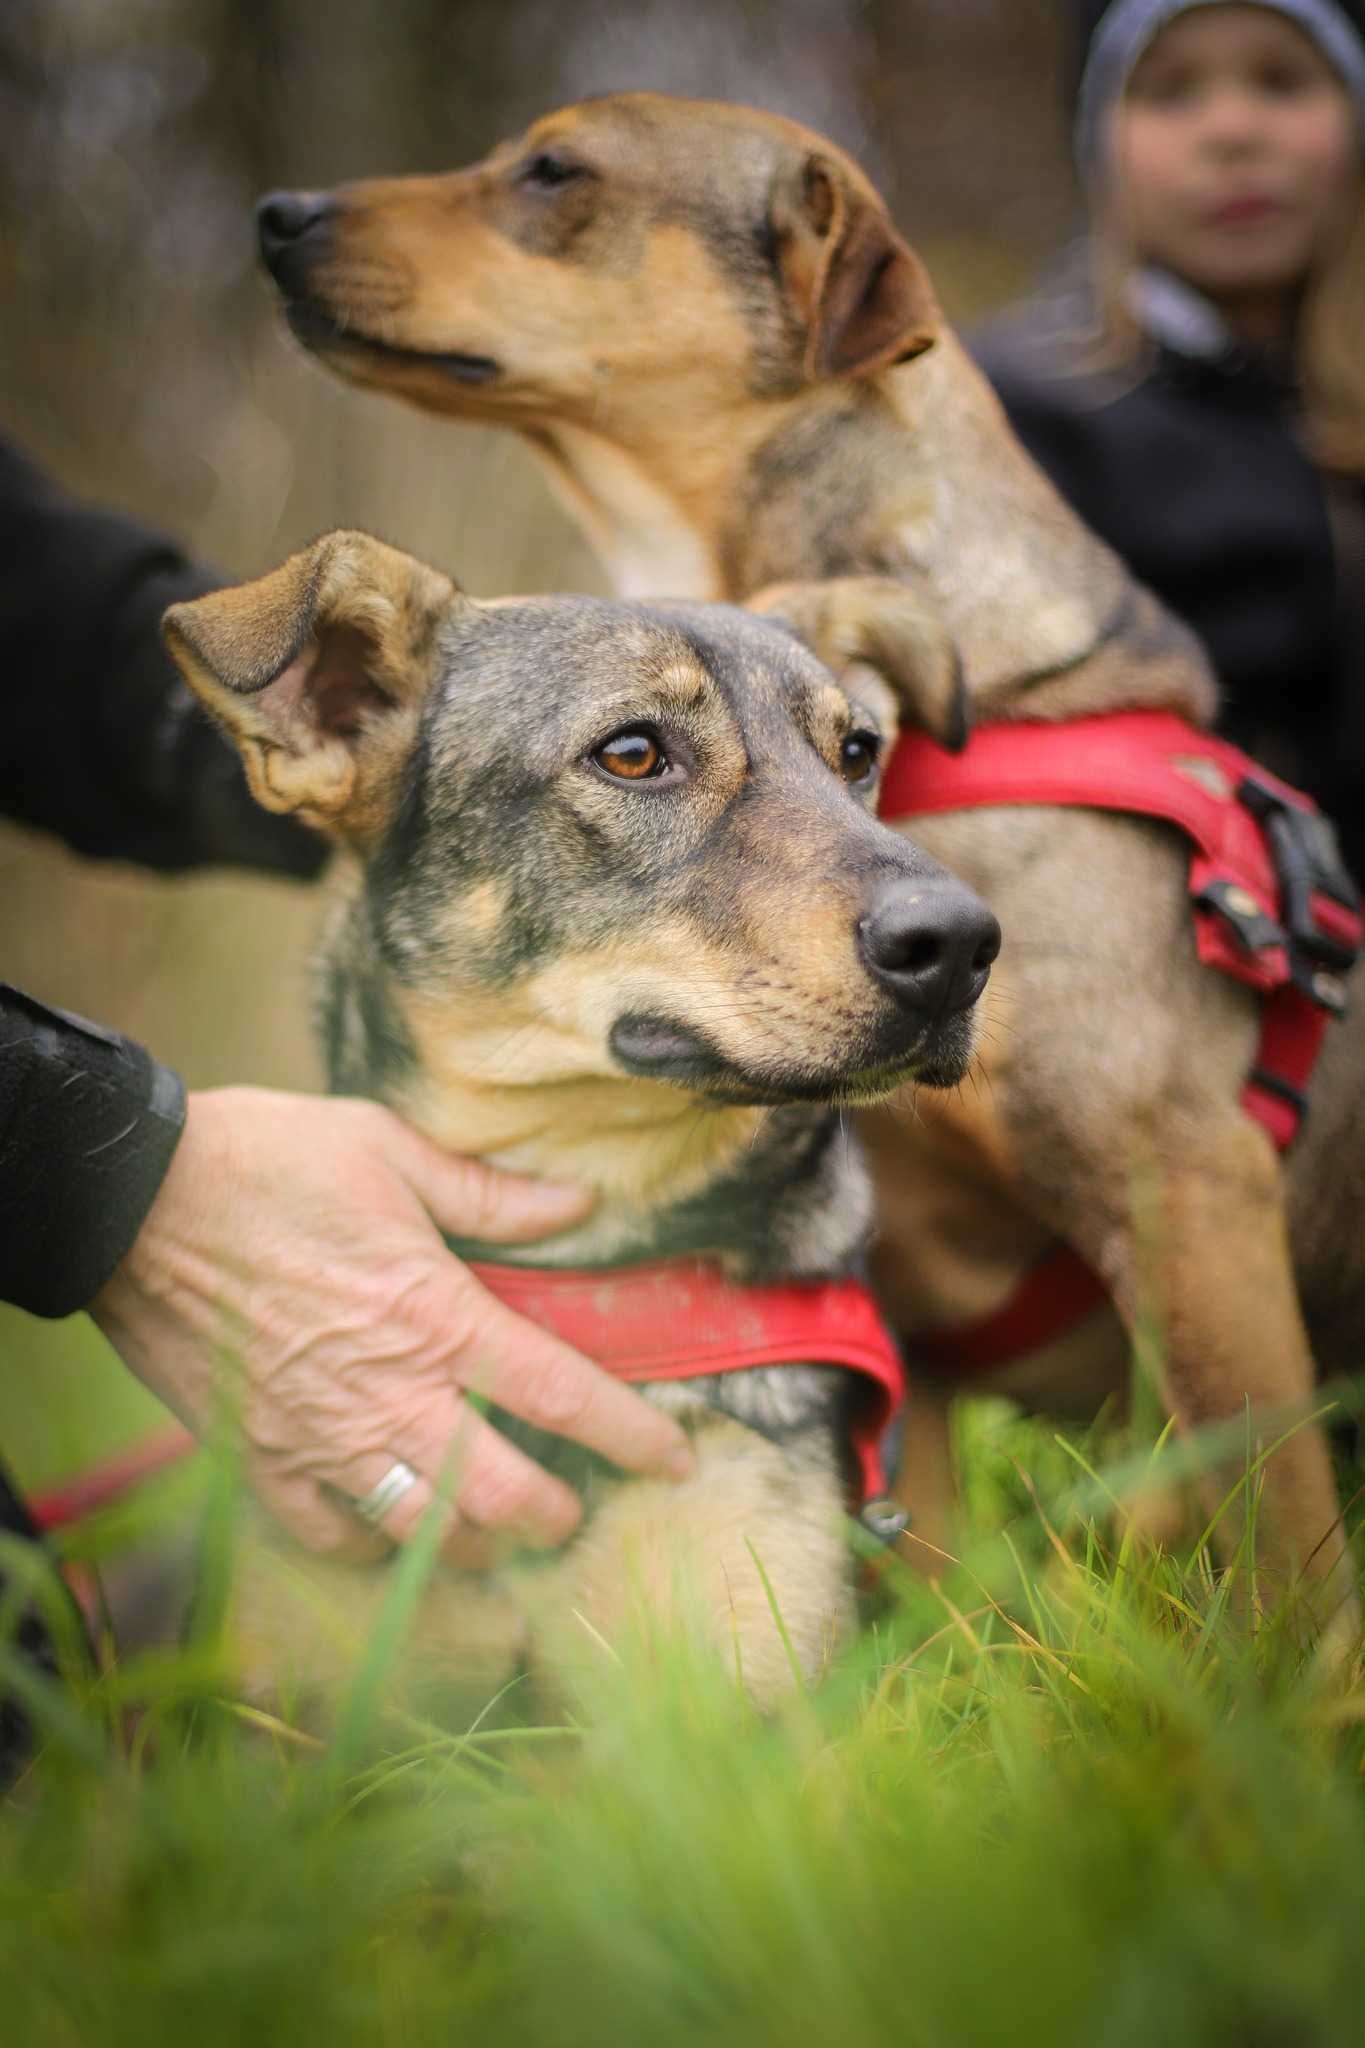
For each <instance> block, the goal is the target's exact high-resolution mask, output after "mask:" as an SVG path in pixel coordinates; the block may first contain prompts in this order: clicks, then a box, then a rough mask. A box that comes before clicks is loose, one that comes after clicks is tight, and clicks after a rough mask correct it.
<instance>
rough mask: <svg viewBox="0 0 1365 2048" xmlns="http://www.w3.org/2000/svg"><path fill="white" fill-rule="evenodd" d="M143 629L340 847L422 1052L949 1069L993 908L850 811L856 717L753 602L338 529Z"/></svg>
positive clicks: (865, 735)
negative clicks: (654, 589) (643, 592)
mask: <svg viewBox="0 0 1365 2048" xmlns="http://www.w3.org/2000/svg"><path fill="white" fill-rule="evenodd" d="M166 634H167V639H168V643H169V645H170V647H171V650H172V652H173V653H174V655H175V656H176V659H177V660H178V662H179V663H180V665H181V667H182V669H183V671H184V673H185V675H186V677H187V678H188V680H189V682H190V683H191V685H192V687H193V688H194V689H195V690H196V691H197V693H198V695H199V696H200V698H201V699H202V700H203V702H204V703H205V704H206V705H207V706H208V708H209V710H210V711H211V712H212V713H213V714H214V716H215V717H217V718H218V719H219V720H220V721H221V722H222V724H223V725H224V726H226V728H227V730H228V731H229V733H230V734H231V735H232V737H233V738H234V739H235V741H236V743H237V745H238V747H239V748H240V750H241V753H242V757H243V760H244V763H245V766H246V771H247V775H248V777H249V779H250V783H251V787H252V789H253V790H254V792H255V794H256V796H257V797H258V798H259V800H260V801H261V802H262V803H263V804H265V805H267V806H268V807H269V808H271V809H273V810H279V811H290V812H294V813H296V814H297V815H298V816H300V817H301V818H303V819H305V820H306V821H308V822H309V823H311V824H313V825H315V826H317V827H320V828H322V829H324V830H326V831H327V832H329V833H330V834H331V835H332V836H333V837H334V838H336V839H338V840H339V841H341V842H343V843H345V844H346V845H347V846H349V847H350V848H351V849H352V850H353V851H354V852H355V853H357V854H358V855H359V857H360V859H361V862H362V863H363V872H364V892H365V893H364V902H365V911H366V916H367V919H368V931H369V935H370V938H371V940H372V945H373V954H374V959H375V961H377V962H378V963H381V964H382V969H383V972H384V975H385V977H386V980H387V983H388V995H389V997H390V998H391V1000H392V1003H393V1005H394V1006H395V1007H396V1009H397V1012H398V1014H399V1016H400V1017H401V1020H402V1023H403V1026H404V1028H405V1030H406V1032H407V1033H408V1035H409V1037H410V1039H411V1040H412V1041H413V1042H414V1043H416V1044H418V1045H419V1046H421V1047H422V1048H423V1057H424V1059H429V1058H430V1052H429V1048H430V1047H431V1045H432V1043H433V1040H434V1039H439V1040H441V1041H443V1044H444V1053H443V1055H442V1056H443V1057H445V1058H447V1059H455V1058H456V1057H457V1056H458V1044H457V1042H459V1043H462V1044H463V1046H464V1048H465V1054H466V1055H467V1058H468V1059H471V1060H472V1059H475V1058H477V1060H479V1061H481V1062H484V1066H483V1069H482V1071H483V1072H484V1073H485V1075H486V1077H487V1078H488V1079H489V1080H490V1081H491V1080H493V1079H498V1080H505V1081H507V1082H509V1083H511V1084H515V1085H541V1084H545V1083H550V1082H554V1081H561V1080H572V1079H581V1078H586V1077H602V1078H608V1077H624V1076H635V1077H650V1078H652V1079H654V1080H661V1081H667V1082H672V1083H675V1084H677V1085H679V1086H681V1087H683V1088H685V1089H688V1090H690V1091H692V1092H693V1093H700V1094H703V1095H708V1096H712V1097H716V1098H720V1099H725V1100H730V1101H745V1102H751V1103H752V1102H783V1101H801V1100H829V1099H833V1098H847V1099H870V1098H871V1097H873V1096H875V1095H878V1094H881V1093H885V1092H886V1091H887V1090H888V1089H890V1088H891V1087H893V1086H895V1085H896V1084H897V1083H898V1082H899V1081H900V1080H902V1079H904V1078H907V1077H908V1076H910V1075H912V1074H914V1075H918V1076H919V1077H920V1078H922V1079H924V1080H926V1081H929V1082H932V1083H949V1082H953V1081H956V1080H957V1079H958V1078H959V1077H960V1076H961V1074H962V1073H963V1071H964V1069H965V1066H966V1064H967V1061H968V1059H969V1057H970V1053H971V1047H972V1008H973V1005H974V1003H975V1001H976V999H977V997H978V995H979V994H980V993H981V990H982V988H983V986H984V984H985V981H986V978H987V974H988V971H989V966H990V961H991V959H992V958H993V957H994V953H995V950H996V947H997V944H998V937H999V934H998V929H997V927H996V924H995V920H994V918H993V917H991V915H990V914H989V912H988V911H986V910H985V909H984V907H983V906H982V905H981V904H980V903H979V902H978V901H977V899H976V898H975V897H974V896H973V895H972V894H971V893H970V891H968V890H967V889H965V888H964V887H963V886H962V885H961V884H960V883H958V882H956V881H954V880H953V879H951V878H950V877H949V876H947V875H946V874H944V873H943V871H942V870H941V869H939V868H937V867H936V866H935V865H934V864H933V863H932V862H931V861H930V860H929V859H928V857H927V856H926V855H925V854H923V853H922V852H921V851H920V850H919V849H918V848H916V847H915V846H913V845H911V844H909V843H908V842H907V841H905V840H904V839H902V838H901V837H899V836H898V835H897V834H895V833H893V832H891V831H889V830H888V829H886V828H885V827H883V826H882V825H880V824H878V822H877V820H876V818H875V817H874V815H873V807H874V803H875V793H876V786H877V760H878V754H879V752H880V749H881V743H882V742H881V735H880V733H879V729H878V720H877V717H876V716H875V715H874V713H873V711H872V710H870V709H868V708H865V707H863V706H861V705H859V704H858V703H856V702H853V701H851V700H850V698H849V697H848V696H847V695H846V694H845V693H844V691H843V690H841V689H840V688H839V687H838V686H837V685H836V684H835V682H834V681H833V679H832V677H831V676H830V674H829V673H828V671H827V670H825V669H824V668H823V667H821V665H820V663H819V662H818V661H817V660H816V659H815V657H814V656H813V655H812V654H810V653H809V652H808V651H807V649H806V648H805V647H804V646H802V645H801V644H800V643H799V642H798V641H797V640H796V639H795V638H793V637H792V636H791V635H790V634H789V633H787V632H784V631H782V630H781V629H780V628H778V627H777V626H774V625H769V624H766V623H764V622H763V621H761V620H758V619H755V618H753V617H752V616H750V615H749V614H748V613H745V612H741V611H735V610H730V609H728V608H726V607H721V606H684V605H679V606H664V605H657V606H646V605H632V604H611V603H607V602H603V601H599V600H595V599H586V598H543V599H528V600H512V601H502V602H495V603H490V604H478V603H475V602H473V601H472V600H470V599H469V598H467V597H465V596H463V595H462V594H461V593H460V592H459V591H457V590H456V589H455V587H454V586H453V585H452V584H451V583H450V582H449V581H448V580H447V579H446V578H445V577H443V576H440V575H438V574H437V573H435V572H434V571H433V570H430V569H427V568H424V567H423V566H422V565H421V564H419V563H417V562H415V561H413V560H411V559H410V558H409V557H408V556H406V555H402V554H399V553H397V552H396V551H395V550H394V549H392V548H388V547H385V546H383V545H382V544H381V543H380V542H378V541H374V540H371V539H369V538H368V537H367V536H365V535H363V534H357V533H337V534H331V535H329V536H327V537H326V538H325V539H323V540H321V541H319V542H317V543H316V544H315V546H313V547H312V548H310V549H309V550H307V552H305V553H303V554H300V555H296V556H294V557H293V558H292V560H290V561H289V562H286V563H285V565H284V566H283V567H282V568H280V569H278V570H276V571H275V572H274V573H273V574H272V575H269V576H266V577H263V578H262V579H261V580H260V581H259V582H255V583H250V584H246V585H243V586H241V587H239V588H236V589H231V590H225V591H221V592H218V593H216V594H215V595H213V596H210V597H205V598H200V599H197V600H195V601H194V602H193V603H189V604H181V605H176V606H173V607H172V609H171V610H170V612H169V613H168V614H167V619H166Z"/></svg>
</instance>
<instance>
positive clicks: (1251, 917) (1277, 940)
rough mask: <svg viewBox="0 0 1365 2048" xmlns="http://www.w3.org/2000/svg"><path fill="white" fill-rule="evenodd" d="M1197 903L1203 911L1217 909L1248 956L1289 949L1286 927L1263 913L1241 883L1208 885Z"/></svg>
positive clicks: (1218, 882)
mask: <svg viewBox="0 0 1365 2048" xmlns="http://www.w3.org/2000/svg"><path fill="white" fill-rule="evenodd" d="M1194 900H1195V902H1196V903H1197V904H1198V905H1199V906H1200V908H1201V909H1203V910H1216V911H1217V912H1218V915H1219V916H1220V917H1221V918H1222V919H1223V922H1224V923H1225V924H1228V925H1230V926H1231V927H1232V932H1233V936H1234V937H1235V938H1236V940H1237V943H1238V945H1239V946H1243V947H1245V949H1246V951H1247V952H1248V953H1267V952H1269V951H1270V948H1271V947H1272V946H1283V947H1285V948H1286V950H1287V949H1288V946H1289V937H1288V934H1287V933H1286V932H1285V930H1284V927H1283V926H1282V925H1280V924H1277V923H1276V921H1275V919H1274V918H1273V917H1272V916H1271V915H1270V913H1269V912H1268V911H1265V910H1262V908H1261V906H1260V904H1259V903H1258V902H1257V901H1256V898H1255V897H1254V896H1253V895H1252V894H1251V892H1250V890H1248V889H1244V888H1243V887H1242V885H1241V884H1240V882H1225V881H1214V882H1206V883H1205V884H1204V886H1203V888H1202V889H1201V890H1200V891H1199V894H1198V895H1197V896H1196V897H1195V899H1194Z"/></svg>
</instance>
